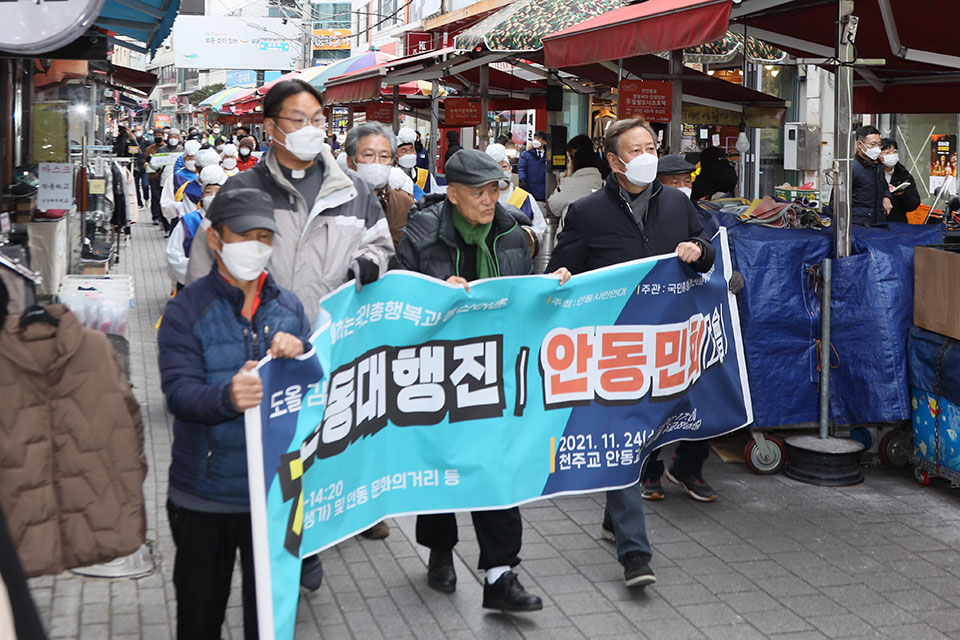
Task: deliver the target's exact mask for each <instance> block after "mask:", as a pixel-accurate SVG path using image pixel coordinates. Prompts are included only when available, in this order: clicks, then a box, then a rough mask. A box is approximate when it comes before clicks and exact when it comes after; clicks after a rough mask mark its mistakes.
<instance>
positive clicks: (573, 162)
mask: <svg viewBox="0 0 960 640" xmlns="http://www.w3.org/2000/svg"><path fill="white" fill-rule="evenodd" d="M609 173H610V168H609V167H607V165H606V163H605V162H603V160H601V159H600V156H598V155H597V152H596V151H594V149H593V140H591V139H590V138H589V137H588V136H586V135H579V136H574V137H573V138H570V141H569V142H567V171H566V173H565V174H564V175H563V177H562V178H561V179H560V182H559V184H557V188H556V189H554V191H553V193H551V194H550V197H549V198H548V199H547V206H548V207H550V212H551V213H553V215H555V216H557V217H559V218H560V224H559V226H558V227H557V232H558V233H559V232H560V231H562V230H563V221H564V219H565V218H566V215H567V209H568V208H569V207H570V205H571V204H573V203H574V202H576V201H577V200H579V199H580V198H585V197H587V196H588V195H590V194H591V193H593V192H594V191H599V190H600V189H603V180H604V178H606V175H607V174H609Z"/></svg>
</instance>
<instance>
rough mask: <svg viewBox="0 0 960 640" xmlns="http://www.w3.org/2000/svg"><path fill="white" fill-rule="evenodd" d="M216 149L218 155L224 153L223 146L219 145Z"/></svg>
mask: <svg viewBox="0 0 960 640" xmlns="http://www.w3.org/2000/svg"><path fill="white" fill-rule="evenodd" d="M214 149H216V150H217V153H223V145H222V144H218V145H217V146H216V147H214Z"/></svg>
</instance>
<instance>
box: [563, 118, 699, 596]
mask: <svg viewBox="0 0 960 640" xmlns="http://www.w3.org/2000/svg"><path fill="white" fill-rule="evenodd" d="M604 152H605V154H606V160H607V163H608V164H609V165H610V168H611V169H612V170H613V173H611V174H610V175H609V176H608V177H607V181H606V184H605V185H604V188H603V189H602V190H600V191H597V192H596V193H593V194H591V195H589V196H587V197H586V198H583V199H581V200H578V201H577V202H575V203H573V204H572V205H570V207H569V209H568V210H567V219H566V224H565V226H564V228H563V233H561V234H560V236H559V239H558V242H557V246H556V247H555V248H554V250H553V254H552V256H551V257H550V264H549V265H548V266H547V270H548V271H552V270H555V269H558V268H560V267H567V268H568V269H569V270H570V271H571V272H572V273H574V274H577V273H583V272H585V271H591V270H594V269H599V268H601V267H607V266H610V265H614V264H620V263H622V262H628V261H630V260H637V259H639V258H648V257H651V256H657V255H663V254H667V253H676V254H677V259H678V260H680V262H683V263H684V264H686V265H689V267H690V268H692V269H693V270H694V271H696V272H698V273H705V272H707V271H709V270H710V267H712V266H713V260H714V257H715V256H716V250H715V249H714V247H713V245H712V244H710V240H709V239H708V238H707V237H706V235H705V234H704V232H703V226H702V225H701V224H700V217H699V216H698V215H697V211H696V208H695V207H694V206H693V202H691V200H690V198H689V197H687V196H686V195H684V194H683V193H681V192H680V191H678V190H677V189H673V188H670V187H664V186H663V185H661V184H660V181H659V180H657V168H658V158H657V135H656V133H655V132H654V130H653V129H652V128H651V127H650V125H649V124H647V123H646V121H644V120H643V119H641V118H634V119H628V120H619V121H617V122H614V123H613V124H612V125H610V127H609V128H608V129H607V131H606V139H605V141H604ZM601 535H602V536H603V537H604V538H608V539H609V538H611V537H613V538H614V539H615V540H616V544H617V558H618V559H619V561H620V564H621V565H622V566H623V580H624V584H625V585H626V586H627V587H643V586H646V585H649V584H653V583H654V582H656V580H657V578H656V575H655V574H654V572H653V569H651V567H650V560H651V558H652V556H653V551H652V549H651V546H650V541H649V539H648V538H647V531H646V521H645V517H644V511H643V497H642V492H641V487H640V485H639V484H635V485H632V486H630V487H627V488H626V489H619V490H615V491H608V492H607V507H606V509H605V512H604V518H603V523H602V524H601Z"/></svg>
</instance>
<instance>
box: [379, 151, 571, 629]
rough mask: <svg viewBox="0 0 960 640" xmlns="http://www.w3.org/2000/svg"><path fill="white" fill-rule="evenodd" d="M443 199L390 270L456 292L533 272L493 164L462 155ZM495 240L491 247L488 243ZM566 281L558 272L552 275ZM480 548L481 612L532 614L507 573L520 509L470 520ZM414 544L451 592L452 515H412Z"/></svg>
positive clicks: (527, 597) (434, 581)
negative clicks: (475, 282) (426, 550)
mask: <svg viewBox="0 0 960 640" xmlns="http://www.w3.org/2000/svg"><path fill="white" fill-rule="evenodd" d="M446 175H447V179H448V183H449V184H448V187H447V191H446V194H443V195H441V194H433V195H429V196H425V197H424V198H423V199H422V200H421V201H420V202H418V203H417V209H416V213H415V214H413V215H411V216H410V220H409V222H408V223H407V228H406V231H405V233H404V236H403V238H402V239H401V240H400V242H399V243H398V244H397V253H396V255H394V257H393V258H392V259H391V260H390V268H391V269H407V270H409V271H416V272H417V273H422V274H424V275H427V276H431V277H434V278H438V279H440V280H445V281H446V282H448V283H450V284H454V285H459V286H463V287H464V288H465V289H466V290H467V291H468V292H469V290H470V287H469V284H468V283H469V282H470V281H472V280H476V279H478V278H497V277H501V276H520V275H528V274H530V273H533V261H532V260H531V258H530V252H529V250H528V246H527V239H526V237H525V235H524V233H523V232H522V231H521V229H520V225H519V224H518V222H517V220H516V218H515V217H514V215H513V214H511V213H510V211H508V209H507V208H506V207H504V205H502V204H501V203H500V201H499V199H498V193H499V187H498V184H497V183H498V182H499V181H500V180H501V179H502V178H503V170H502V169H501V168H500V165H499V164H497V162H496V161H494V159H493V158H491V157H490V156H488V155H487V154H485V153H484V152H482V151H478V150H476V149H464V150H462V151H458V152H457V153H456V154H455V155H453V156H452V157H451V158H450V162H449V163H448V164H447V166H446ZM494 239H496V242H494ZM556 275H559V276H560V284H563V283H564V282H566V281H567V279H569V277H570V274H569V272H567V271H566V270H565V269H564V270H563V271H562V272H560V273H558V274H556ZM470 516H471V518H472V519H473V527H474V529H475V530H476V533H477V543H478V544H479V546H480V559H479V562H478V568H479V569H480V570H482V571H485V572H486V578H485V579H484V583H483V607H484V608H485V609H495V610H500V611H539V610H540V609H542V608H543V601H542V600H541V599H540V598H539V597H538V596H535V595H533V594H531V593H528V592H527V591H526V590H525V589H524V588H523V586H522V585H521V584H520V581H519V579H518V578H517V574H516V573H514V571H513V568H514V567H516V566H517V565H518V564H520V557H519V554H520V547H521V538H522V534H523V521H522V520H521V518H520V509H519V508H517V507H511V508H509V509H495V510H490V511H474V512H473V513H471V514H470ZM416 536H417V542H418V543H419V544H422V545H424V546H425V547H427V548H429V549H430V558H429V561H428V564H427V584H428V585H429V586H430V588H431V589H434V590H436V591H440V592H442V593H452V592H453V591H455V590H456V588H457V574H456V572H455V570H454V567H453V547H454V546H455V545H456V544H457V541H458V532H457V519H456V517H455V516H454V514H452V513H435V514H424V515H419V516H417V525H416Z"/></svg>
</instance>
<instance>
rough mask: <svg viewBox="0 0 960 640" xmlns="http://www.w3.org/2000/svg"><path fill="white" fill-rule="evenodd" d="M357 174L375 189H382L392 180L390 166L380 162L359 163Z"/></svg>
mask: <svg viewBox="0 0 960 640" xmlns="http://www.w3.org/2000/svg"><path fill="white" fill-rule="evenodd" d="M357 173H358V174H360V177H361V178H363V179H364V181H365V182H366V183H367V184H369V185H370V186H371V187H373V188H374V189H382V188H383V186H384V185H385V184H387V180H389V179H390V165H388V164H380V163H379V162H368V163H366V164H361V163H359V162H358V163H357Z"/></svg>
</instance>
